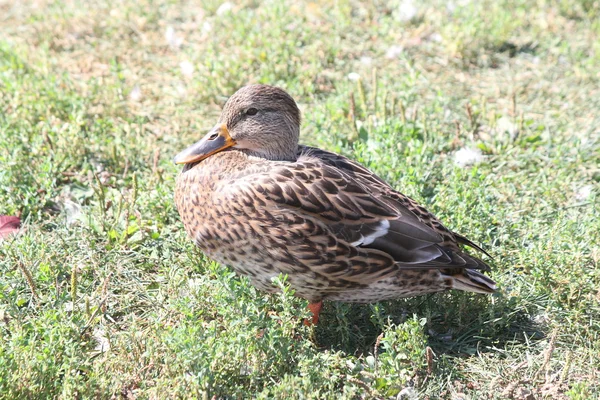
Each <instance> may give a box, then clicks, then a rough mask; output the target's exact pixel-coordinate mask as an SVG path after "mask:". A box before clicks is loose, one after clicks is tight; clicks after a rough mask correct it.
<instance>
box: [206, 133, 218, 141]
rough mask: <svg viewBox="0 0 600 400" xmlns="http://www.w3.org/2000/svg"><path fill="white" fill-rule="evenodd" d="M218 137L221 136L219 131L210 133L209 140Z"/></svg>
mask: <svg viewBox="0 0 600 400" xmlns="http://www.w3.org/2000/svg"><path fill="white" fill-rule="evenodd" d="M218 137H219V134H218V133H213V134H212V135H210V137H209V138H208V140H215V139H216V138H218Z"/></svg>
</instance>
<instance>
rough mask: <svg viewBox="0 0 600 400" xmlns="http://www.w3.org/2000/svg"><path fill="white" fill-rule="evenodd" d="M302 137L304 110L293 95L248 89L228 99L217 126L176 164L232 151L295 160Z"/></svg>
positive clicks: (263, 87)
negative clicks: (301, 116) (300, 137)
mask: <svg viewBox="0 0 600 400" xmlns="http://www.w3.org/2000/svg"><path fill="white" fill-rule="evenodd" d="M299 134H300V110H299V109H298V106H297V105H296V102H295V101H294V99H292V97H291V96H290V95H289V94H287V93H286V92H285V91H284V90H282V89H280V88H277V87H274V86H268V85H249V86H244V87H243V88H241V89H240V90H238V91H237V92H235V94H234V95H233V96H231V97H230V98H229V100H227V103H225V107H223V111H222V112H221V117H220V118H219V121H218V122H217V124H216V125H215V126H214V127H213V128H212V129H211V130H210V131H209V132H208V133H207V134H206V135H205V136H204V137H203V138H202V139H200V140H199V141H198V142H196V143H194V144H193V145H191V146H190V147H188V148H187V149H185V150H183V151H182V152H181V153H179V154H177V155H176V156H175V159H174V161H175V162H176V163H177V164H191V163H196V162H198V161H202V160H204V159H205V158H207V157H210V156H211V155H213V154H216V153H218V152H220V151H223V150H225V149H228V148H236V149H240V150H242V151H244V152H246V153H248V154H250V155H253V156H257V157H262V158H265V159H269V160H289V161H293V160H295V159H296V152H297V149H298V137H299Z"/></svg>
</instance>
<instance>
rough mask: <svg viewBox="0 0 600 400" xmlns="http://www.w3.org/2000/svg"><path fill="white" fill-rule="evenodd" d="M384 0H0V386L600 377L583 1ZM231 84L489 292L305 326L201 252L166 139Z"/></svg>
mask: <svg viewBox="0 0 600 400" xmlns="http://www.w3.org/2000/svg"><path fill="white" fill-rule="evenodd" d="M402 3H406V2H394V3H393V4H391V5H390V4H385V2H377V3H376V4H375V5H364V4H362V5H361V3H359V2H354V1H338V2H324V3H323V4H321V3H319V4H317V3H316V2H315V3H297V2H288V3H285V2H280V1H277V0H275V1H271V2H267V3H265V4H263V3H262V2H252V1H244V2H240V3H239V4H236V5H234V6H233V8H232V9H231V10H230V11H226V12H223V8H222V7H221V8H220V11H217V10H219V7H220V5H221V4H220V3H219V2H207V4H205V5H204V6H203V7H200V6H197V5H193V4H188V3H183V4H182V3H179V2H174V1H168V0H155V1H131V0H126V1H123V2H119V3H115V2H110V1H100V2H95V3H93V4H92V3H89V2H84V1H77V0H73V1H56V2H52V1H40V2H35V3H33V2H32V3H25V2H13V3H10V2H9V3H4V4H0V15H1V16H0V31H1V32H2V35H1V38H0V165H1V168H0V214H7V215H18V216H20V217H21V218H22V220H23V229H22V231H21V233H20V234H19V235H17V236H16V237H11V238H8V239H5V240H3V241H1V242H0V317H1V318H0V335H1V336H0V337H1V341H0V397H2V398H7V399H12V398H69V399H70V398H110V397H115V398H119V397H122V398H142V399H143V398H187V397H190V396H192V397H198V398H213V396H216V398H225V397H230V398H245V397H250V396H252V397H258V398H272V397H279V398H340V397H339V396H340V394H342V396H343V397H345V398H390V397H393V398H395V397H396V396H397V394H398V393H399V392H400V391H401V390H404V392H403V393H406V392H407V391H410V390H412V391H414V393H416V394H418V395H419V396H420V398H431V399H434V398H448V399H451V398H452V399H462V398H469V399H481V398H490V399H491V398H498V399H500V398H525V396H526V394H527V393H533V394H534V395H535V396H536V398H548V399H557V398H570V399H589V398H599V397H600V396H599V394H598V393H599V392H600V385H599V384H598V382H599V381H600V355H599V354H600V289H599V288H600V205H599V202H598V199H599V194H598V193H599V190H600V130H599V128H598V126H600V114H599V113H598V110H600V90H599V89H598V88H599V87H600V75H599V74H598V65H600V22H599V21H600V18H599V17H600V5H599V4H598V2H597V1H588V0H580V1H575V0H571V1H568V0H562V1H549V0H540V1H537V2H535V3H534V2H529V1H525V0H521V1H507V0H505V1H500V2H491V1H490V2H487V1H486V2H475V1H473V2H468V1H454V2H440V1H427V2H414V4H415V5H416V7H417V10H416V14H415V15H414V17H413V18H412V19H410V20H403V19H402V18H401V16H402V13H401V12H400V11H399V10H401V4H402ZM217 12H218V13H219V15H217ZM169 27H172V29H173V33H174V36H173V35H171V38H170V43H169V42H168V40H167V38H166V32H167V30H168V29H169ZM391 46H401V47H402V51H401V52H399V53H397V54H396V55H395V56H394V57H393V58H388V57H387V56H386V54H387V53H388V50H389V49H390V47H391ZM181 63H189V64H191V65H192V66H193V71H192V72H191V74H190V71H189V70H187V71H186V65H188V64H184V67H183V68H182V67H181ZM188 69H189V68H188ZM350 73H355V74H358V75H359V76H360V79H359V80H358V81H355V80H351V79H349V78H348V74H350ZM252 82H260V83H269V84H274V85H279V86H282V87H284V88H286V89H287V90H288V91H289V92H290V93H291V94H292V95H293V96H294V97H295V98H296V99H297V101H298V103H299V104H300V106H301V108H302V110H303V113H304V119H303V126H302V132H303V139H302V140H303V142H304V143H308V144H312V145H317V146H321V147H324V148H326V149H329V150H333V151H337V152H340V153H343V154H345V155H348V156H350V157H352V158H353V159H356V160H358V161H360V162H362V163H364V164H365V165H367V166H368V167H369V168H371V169H372V170H374V171H375V172H377V173H378V174H379V175H380V176H381V177H383V178H384V179H386V180H387V181H388V182H390V183H391V184H392V185H393V186H394V187H396V188H398V189H399V190H401V191H402V192H404V193H406V194H408V195H410V196H412V197H414V198H415V199H417V200H419V201H420V202H422V203H423V204H424V205H426V206H427V207H428V208H429V209H430V210H431V211H432V212H434V213H435V214H436V215H437V216H438V217H440V218H441V219H442V220H443V221H444V222H445V223H446V224H447V225H448V226H449V227H451V228H453V229H455V230H457V231H459V232H462V233H464V234H466V235H467V236H468V237H470V238H471V239H473V240H474V241H475V242H477V243H481V244H482V245H483V246H484V247H485V248H486V249H488V251H489V252H490V253H491V254H492V255H493V256H494V258H495V260H494V261H493V266H494V271H493V273H492V276H493V278H494V279H495V280H497V282H498V283H499V286H500V290H499V292H498V294H496V295H494V296H479V295H472V294H465V293H458V292H456V293H455V292H452V293H443V294H436V295H432V296H427V297H419V298H413V299H406V300H398V301H393V302H385V303H379V304H373V305H349V304H343V303H327V304H326V306H325V308H324V311H323V313H322V317H321V323H320V325H319V326H317V327H316V328H306V327H304V326H302V323H301V321H302V318H303V317H306V316H307V314H308V313H307V311H305V305H306V302H305V301H304V300H301V299H298V298H295V297H294V296H293V295H292V293H290V291H289V289H288V288H287V286H286V284H285V277H281V279H280V282H279V284H280V285H281V287H282V288H283V289H284V290H283V293H282V294H280V295H266V294H263V293H261V292H258V291H256V290H255V289H254V288H253V287H252V286H251V285H250V284H249V283H248V281H247V280H246V279H241V278H238V277H236V276H235V275H234V274H233V273H232V272H231V271H230V270H229V269H227V268H226V267H223V266H220V265H217V264H215V263H213V262H211V261H210V260H208V259H207V258H206V257H204V256H203V255H202V253H201V252H199V251H198V250H196V249H195V248H194V246H193V245H192V243H191V242H190V241H189V240H188V239H187V238H186V236H185V233H184V231H183V228H182V224H181V222H180V221H179V218H178V214H177V211H176V209H175V206H174V203H173V190H174V182H175V178H176V176H177V173H178V170H179V168H178V167H176V166H175V165H173V164H172V162H171V158H172V156H173V155H174V154H176V153H177V152H178V151H179V150H181V149H182V148H184V147H185V146H186V145H188V144H189V143H191V142H192V141H194V140H197V138H199V137H200V135H202V133H203V132H204V131H205V130H206V129H207V128H209V127H210V126H212V125H213V124H214V121H215V120H216V118H217V116H218V113H219V110H220V107H221V106H222V104H223V102H224V100H225V99H226V96H228V95H230V94H232V93H233V92H234V91H235V90H236V89H237V88H238V87H239V86H241V85H244V84H246V83H252ZM353 104H354V105H353ZM464 147H467V148H476V149H480V150H481V151H482V152H483V155H484V156H485V157H484V159H483V160H482V161H481V162H480V163H478V164H476V165H473V166H469V167H459V166H457V165H456V163H455V159H454V154H455V153H456V151H457V150H459V149H461V148H464ZM586 193H587V195H586ZM28 275H29V277H28ZM428 347H429V348H430V350H428V349H427V348H428ZM427 354H429V356H427Z"/></svg>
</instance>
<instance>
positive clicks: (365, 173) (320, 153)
mask: <svg viewBox="0 0 600 400" xmlns="http://www.w3.org/2000/svg"><path fill="white" fill-rule="evenodd" d="M298 156H299V157H303V156H304V157H307V156H308V157H315V158H318V159H319V160H321V161H322V162H324V163H325V164H327V165H331V166H333V167H335V168H338V169H340V170H342V171H347V173H349V174H350V175H351V176H352V177H353V178H354V179H356V180H357V181H359V182H361V183H363V184H366V185H369V186H371V187H372V186H379V188H380V190H383V191H386V192H388V195H389V196H392V197H394V198H395V200H396V201H398V202H400V203H401V204H403V205H404V206H405V207H406V208H408V209H409V210H410V211H411V212H412V213H413V214H414V215H415V216H416V217H417V218H418V219H419V220H420V221H421V222H422V223H424V224H425V225H427V226H429V227H430V228H432V229H434V230H435V231H436V232H438V233H439V234H440V235H441V236H442V237H443V245H445V246H446V247H449V248H451V249H458V244H462V245H464V246H468V247H471V248H473V249H475V250H477V251H480V252H482V253H483V254H485V255H486V256H488V257H489V258H492V256H491V255H490V254H489V253H488V252H487V251H485V250H484V249H483V248H481V247H480V246H478V245H477V244H475V243H473V242H472V241H471V240H469V239H467V238H466V237H465V236H463V235H461V234H459V233H457V232H454V231H451V230H450V229H448V228H446V227H445V226H444V225H443V224H442V223H441V222H440V221H439V220H438V219H437V218H436V217H435V216H434V215H433V214H431V213H430V212H429V211H427V209H426V208H425V207H423V206H421V205H420V204H419V203H417V202H416V201H415V200H413V199H412V198H410V197H408V196H406V195H404V194H402V193H400V192H398V191H395V190H394V189H392V188H391V187H390V186H389V185H388V184H387V183H386V182H385V181H384V180H382V179H381V178H379V177H378V176H377V175H375V174H374V173H373V172H371V171H369V170H368V169H367V168H365V167H364V166H362V165H360V164H359V163H357V162H356V161H353V160H350V159H349V158H347V157H344V156H342V155H339V154H336V153H332V152H330V151H327V150H323V149H319V148H316V147H310V146H299V149H298ZM478 261H480V260H478ZM482 269H485V270H489V267H488V266H487V265H485V267H482Z"/></svg>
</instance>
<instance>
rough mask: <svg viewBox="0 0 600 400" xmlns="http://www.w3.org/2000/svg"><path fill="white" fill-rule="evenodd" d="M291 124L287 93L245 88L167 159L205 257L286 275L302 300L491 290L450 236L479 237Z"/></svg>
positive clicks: (294, 120) (260, 273)
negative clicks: (302, 139)
mask: <svg viewBox="0 0 600 400" xmlns="http://www.w3.org/2000/svg"><path fill="white" fill-rule="evenodd" d="M299 126H300V111H299V110H298V107H297V106H296V103H295V102H294V100H293V99H292V98H291V97H290V96H289V95H288V94H287V93H286V92H284V91H283V90H281V89H279V88H276V87H272V86H266V85H251V86H246V87H243V88H241V89H240V90H239V91H238V92H236V93H235V94H234V95H233V96H232V97H231V98H230V99H229V100H228V101H227V103H226V104H225V107H224V109H223V112H222V114H221V117H220V119H219V121H218V123H217V125H216V126H215V128H213V130H211V131H210V132H209V133H208V134H207V135H206V136H205V137H204V138H203V139H202V140H200V141H199V142H198V143H196V144H194V145H192V146H191V147H190V148H188V149H186V150H184V151H183V152H182V153H180V154H179V155H178V156H177V157H176V158H175V161H176V162H178V163H184V164H186V165H185V167H184V169H183V172H182V173H181V175H180V176H179V177H178V179H177V189H176V192H175V200H176V203H177V209H178V210H179V213H180V215H181V218H182V220H183V223H184V225H185V228H186V230H187V232H188V234H189V235H190V236H191V237H192V238H193V239H194V240H195V242H196V244H197V245H198V246H199V247H200V248H201V249H202V250H203V251H204V252H205V253H206V254H207V255H208V256H209V257H211V258H213V259H215V260H217V261H218V262H220V263H223V264H226V265H229V266H231V267H232V268H233V269H234V270H235V271H236V272H238V273H239V274H242V275H246V276H248V277H250V279H251V281H252V283H253V284H254V285H255V286H256V287H258V288H259V289H262V290H266V291H274V290H276V288H275V287H274V286H273V285H272V283H271V279H272V278H273V277H276V276H278V275H279V274H280V273H283V274H287V275H288V281H289V283H290V285H291V286H292V287H293V288H294V289H295V291H296V294H297V295H298V296H300V297H303V298H306V299H308V300H309V301H310V302H311V303H317V302H320V301H321V300H324V299H327V300H339V301H348V302H376V301H381V300H388V299H393V298H398V297H407V296H414V295H420V294H425V293H433V292H439V291H443V290H446V289H460V290H466V291H472V292H477V293H492V292H493V291H494V290H495V284H494V282H493V281H492V280H491V279H489V278H488V277H486V276H485V275H483V274H482V273H480V272H479V270H484V271H485V270H488V269H489V267H488V266H487V265H486V264H485V263H484V262H483V261H481V260H479V259H478V258H475V257H473V256H470V255H468V254H466V253H464V252H463V251H462V250H461V249H460V247H459V243H460V244H463V245H468V246H471V247H475V248H476V249H478V250H481V249H479V247H477V246H475V245H474V244H473V243H471V242H470V241H469V240H468V239H466V238H465V237H464V236H461V235H459V234H456V233H454V232H452V231H450V230H449V229H447V228H445V227H444V226H443V225H442V224H441V223H440V222H439V221H438V220H437V219H436V218H435V217H434V216H433V215H431V214H430V213H429V212H428V211H427V210H426V209H424V208H423V207H421V206H420V205H419V204H417V203H416V202H415V201H414V200H412V199H411V198H409V197H407V196H405V195H403V194H402V193H399V192H397V191H395V190H394V189H392V188H391V187H390V186H389V185H388V184H387V183H385V182H384V181H383V180H381V179H380V178H379V177H377V176H376V175H374V174H373V173H372V172H370V171H369V170H367V169H366V168H364V167H363V166H361V165H359V164H358V163H356V162H354V161H351V160H349V159H348V158H346V157H343V156H340V155H337V154H334V153H331V152H328V151H325V150H321V149H316V148H312V147H307V146H301V145H298V136H299Z"/></svg>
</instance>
